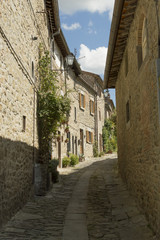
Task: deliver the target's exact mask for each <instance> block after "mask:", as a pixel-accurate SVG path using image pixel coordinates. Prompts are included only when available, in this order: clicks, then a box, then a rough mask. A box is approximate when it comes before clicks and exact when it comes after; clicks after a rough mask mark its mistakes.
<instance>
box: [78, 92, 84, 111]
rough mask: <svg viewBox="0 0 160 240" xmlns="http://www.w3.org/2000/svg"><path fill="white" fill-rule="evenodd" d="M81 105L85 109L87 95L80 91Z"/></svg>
mask: <svg viewBox="0 0 160 240" xmlns="http://www.w3.org/2000/svg"><path fill="white" fill-rule="evenodd" d="M79 106H80V108H81V109H85V95H83V94H82V93H79Z"/></svg>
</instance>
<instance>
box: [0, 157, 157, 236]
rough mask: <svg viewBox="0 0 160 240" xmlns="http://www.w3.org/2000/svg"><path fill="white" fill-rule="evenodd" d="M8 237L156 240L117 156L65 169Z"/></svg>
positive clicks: (5, 231)
mask: <svg viewBox="0 0 160 240" xmlns="http://www.w3.org/2000/svg"><path fill="white" fill-rule="evenodd" d="M0 239H2V240H34V239H38V240H42V239H43V240H96V239H100V240H153V239H155V238H154V236H153V233H152V231H151V229H150V228H149V225H148V223H147V221H146V219H145V216H144V215H143V214H142V213H141V212H140V210H139V209H138V208H137V205H136V202H135V200H134V198H133V197H132V196H131V195H130V194H129V192H128V191H127V189H126V186H125V185H124V184H123V182H122V180H121V179H120V177H119V175H118V170H117V159H116V156H115V155H108V156H105V157H103V158H97V159H90V160H86V161H84V162H81V163H79V164H78V165H77V166H76V167H75V168H68V169H61V170H60V181H59V183H57V184H54V186H53V188H52V190H51V191H50V192H49V193H48V194H47V195H46V196H41V197H34V198H33V199H31V200H30V201H29V202H28V203H27V204H26V205H25V207H24V208H23V209H22V210H21V211H19V212H18V213H17V214H16V215H15V216H14V217H13V218H12V219H11V220H10V221H9V222H8V224H7V225H5V226H4V227H3V229H1V231H0Z"/></svg>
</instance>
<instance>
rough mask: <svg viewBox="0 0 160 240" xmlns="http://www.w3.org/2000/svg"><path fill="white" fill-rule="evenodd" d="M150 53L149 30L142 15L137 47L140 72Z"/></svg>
mask: <svg viewBox="0 0 160 240" xmlns="http://www.w3.org/2000/svg"><path fill="white" fill-rule="evenodd" d="M147 53H148V29H147V19H146V18H145V16H144V15H143V14H142V16H141V17H140V20H139V29H138V46H137V61H138V70H139V69H140V67H141V65H142V63H143V61H144V59H145V57H146V56H147Z"/></svg>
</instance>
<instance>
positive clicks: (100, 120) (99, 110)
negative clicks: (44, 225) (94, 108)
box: [99, 110, 101, 121]
mask: <svg viewBox="0 0 160 240" xmlns="http://www.w3.org/2000/svg"><path fill="white" fill-rule="evenodd" d="M99 121H101V111H100V110H99Z"/></svg>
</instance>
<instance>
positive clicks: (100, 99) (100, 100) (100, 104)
mask: <svg viewBox="0 0 160 240" xmlns="http://www.w3.org/2000/svg"><path fill="white" fill-rule="evenodd" d="M104 106H105V105H104V94H103V89H101V88H99V94H98V95H97V120H98V151H99V153H100V152H102V151H103V143H102V129H103V126H104V111H105V107H104ZM100 138H101V139H100Z"/></svg>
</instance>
